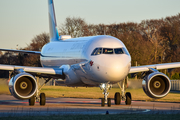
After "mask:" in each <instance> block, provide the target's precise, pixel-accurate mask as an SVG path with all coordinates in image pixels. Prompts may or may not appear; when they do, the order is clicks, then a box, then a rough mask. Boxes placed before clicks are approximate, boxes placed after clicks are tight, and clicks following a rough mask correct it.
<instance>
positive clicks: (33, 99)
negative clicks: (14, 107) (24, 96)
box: [29, 95, 35, 106]
mask: <svg viewBox="0 0 180 120" xmlns="http://www.w3.org/2000/svg"><path fill="white" fill-rule="evenodd" d="M34 104H35V96H34V95H33V96H32V97H31V98H30V99H29V106H33V105H34Z"/></svg>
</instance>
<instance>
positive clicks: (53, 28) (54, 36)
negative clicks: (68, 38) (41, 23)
mask: <svg viewBox="0 0 180 120" xmlns="http://www.w3.org/2000/svg"><path fill="white" fill-rule="evenodd" d="M48 8H49V31H50V40H51V41H57V40H58V39H59V34H58V30H57V24H56V16H55V11H54V3H53V0H48Z"/></svg>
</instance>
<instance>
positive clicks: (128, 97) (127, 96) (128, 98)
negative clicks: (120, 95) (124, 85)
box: [125, 92, 132, 105]
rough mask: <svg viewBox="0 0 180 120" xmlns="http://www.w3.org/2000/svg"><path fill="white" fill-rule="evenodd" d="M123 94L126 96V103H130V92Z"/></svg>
mask: <svg viewBox="0 0 180 120" xmlns="http://www.w3.org/2000/svg"><path fill="white" fill-rule="evenodd" d="M125 96H126V101H125V103H126V105H131V100H132V98H131V93H130V92H127V93H126V95H125Z"/></svg>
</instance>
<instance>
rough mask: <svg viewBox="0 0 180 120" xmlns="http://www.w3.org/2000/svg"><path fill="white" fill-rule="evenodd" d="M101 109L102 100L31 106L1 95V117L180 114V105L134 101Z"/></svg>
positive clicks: (49, 101) (58, 101)
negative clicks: (129, 103)
mask: <svg viewBox="0 0 180 120" xmlns="http://www.w3.org/2000/svg"><path fill="white" fill-rule="evenodd" d="M111 102H112V103H111V107H108V106H107V105H106V106H105V107H101V100H100V99H83V98H47V99H46V105H45V106H40V105H39V103H38V102H36V103H35V105H34V106H29V103H28V100H17V99H16V98H14V97H13V96H11V95H0V116H9V115H11V116H25V115H32V116H33V115H51V114H52V115H56V114H58V115H66V114H133V113H138V114H156V113H159V114H160V113H162V114H171V113H173V114H174V113H177V114H179V113H180V103H166V102H143V101H132V104H131V105H125V102H124V101H122V102H121V105H115V104H114V100H113V99H112V100H111Z"/></svg>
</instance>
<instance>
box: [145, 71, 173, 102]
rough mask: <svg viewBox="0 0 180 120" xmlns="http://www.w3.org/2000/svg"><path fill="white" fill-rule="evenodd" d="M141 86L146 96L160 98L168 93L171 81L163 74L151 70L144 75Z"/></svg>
mask: <svg viewBox="0 0 180 120" xmlns="http://www.w3.org/2000/svg"><path fill="white" fill-rule="evenodd" d="M142 87H143V90H144V92H145V93H146V95H147V96H149V97H151V98H162V97H165V96H166V95H167V94H168V93H169V91H170V88H171V82H170V80H169V78H168V77H167V76H166V75H165V74H163V73H161V72H152V73H150V74H148V75H146V76H145V77H144V79H143V81H142Z"/></svg>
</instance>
